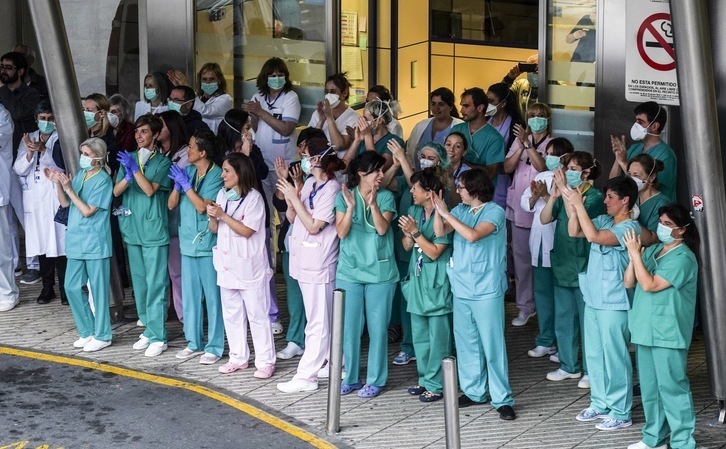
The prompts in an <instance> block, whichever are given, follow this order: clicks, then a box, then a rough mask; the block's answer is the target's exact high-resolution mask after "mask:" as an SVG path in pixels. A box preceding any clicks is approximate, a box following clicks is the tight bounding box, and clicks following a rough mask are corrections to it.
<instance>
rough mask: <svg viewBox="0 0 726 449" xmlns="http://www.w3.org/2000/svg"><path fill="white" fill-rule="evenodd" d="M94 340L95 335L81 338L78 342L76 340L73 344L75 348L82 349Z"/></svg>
mask: <svg viewBox="0 0 726 449" xmlns="http://www.w3.org/2000/svg"><path fill="white" fill-rule="evenodd" d="M92 339H93V335H89V336H88V337H86V338H79V339H78V340H76V341H74V342H73V347H74V348H82V347H84V346H86V343H88V342H89V341H91V340H92Z"/></svg>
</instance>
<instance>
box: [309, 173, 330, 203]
mask: <svg viewBox="0 0 726 449" xmlns="http://www.w3.org/2000/svg"><path fill="white" fill-rule="evenodd" d="M329 181H330V179H328V180H327V181H325V182H324V183H323V185H321V186H320V187H318V188H315V186H316V185H317V183H316V182H314V183H313V191H312V192H310V196H309V197H308V205H309V206H310V209H311V210H312V209H315V206H313V199H314V198H315V196H316V195H317V194H318V192H320V191H321V190H323V187H325V184H327V183H328V182H329Z"/></svg>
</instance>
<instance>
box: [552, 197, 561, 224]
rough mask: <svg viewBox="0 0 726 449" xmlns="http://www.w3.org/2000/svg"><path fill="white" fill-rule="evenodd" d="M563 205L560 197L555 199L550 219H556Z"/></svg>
mask: <svg viewBox="0 0 726 449" xmlns="http://www.w3.org/2000/svg"><path fill="white" fill-rule="evenodd" d="M563 207H564V203H563V202H562V197H559V198H557V199H556V200H555V204H553V205H552V219H553V220H556V219H557V217H559V216H560V212H562V208H563Z"/></svg>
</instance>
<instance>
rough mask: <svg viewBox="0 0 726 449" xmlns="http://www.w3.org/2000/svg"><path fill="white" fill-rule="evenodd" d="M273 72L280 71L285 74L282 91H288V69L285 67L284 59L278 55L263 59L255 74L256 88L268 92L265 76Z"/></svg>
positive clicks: (289, 87) (290, 84) (261, 91)
mask: <svg viewBox="0 0 726 449" xmlns="http://www.w3.org/2000/svg"><path fill="white" fill-rule="evenodd" d="M275 72H280V73H282V74H283V75H285V85H284V86H282V91H283V92H289V91H290V89H292V82H291V81H290V71H289V70H288V69H287V65H286V64H285V61H283V60H282V59H280V58H278V57H274V58H270V59H268V60H267V61H265V64H264V65H263V66H262V69H260V74H259V75H257V90H258V91H260V93H263V94H269V93H270V87H269V86H268V85H267V77H268V76H270V75H271V74H273V73H275Z"/></svg>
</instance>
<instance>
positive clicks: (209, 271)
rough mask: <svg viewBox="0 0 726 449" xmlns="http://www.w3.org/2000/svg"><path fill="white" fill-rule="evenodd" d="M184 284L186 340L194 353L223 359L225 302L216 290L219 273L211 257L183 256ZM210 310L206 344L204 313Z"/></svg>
mask: <svg viewBox="0 0 726 449" xmlns="http://www.w3.org/2000/svg"><path fill="white" fill-rule="evenodd" d="M181 282H182V289H183V291H184V295H183V296H182V301H183V303H182V308H183V309H184V338H186V339H187V341H188V342H189V349H191V350H192V351H202V350H203V351H204V352H207V353H209V354H214V355H216V356H217V357H222V352H224V321H223V319H222V299H221V296H220V293H219V287H218V286H217V271H216V270H215V269H214V263H213V262H212V256H202V257H191V256H184V255H182V256H181ZM202 302H204V303H205V304H206V308H207V321H208V323H207V335H208V337H209V339H208V341H207V343H206V345H205V344H204V310H203V309H202Z"/></svg>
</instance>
